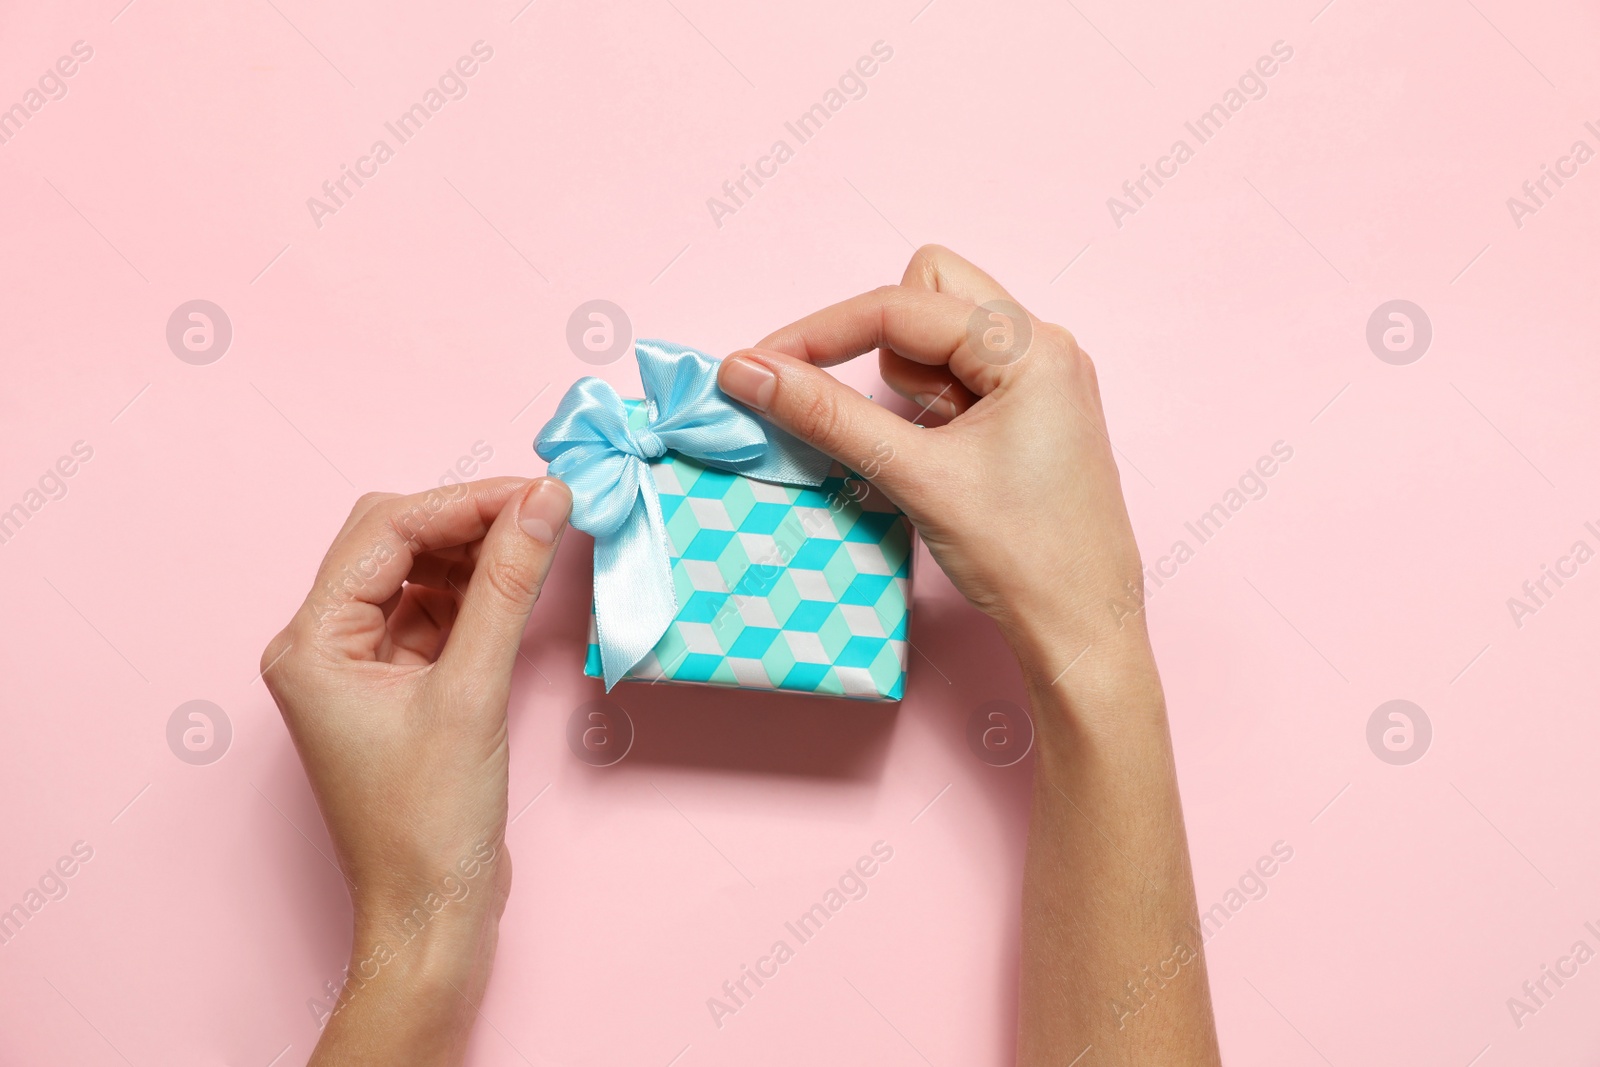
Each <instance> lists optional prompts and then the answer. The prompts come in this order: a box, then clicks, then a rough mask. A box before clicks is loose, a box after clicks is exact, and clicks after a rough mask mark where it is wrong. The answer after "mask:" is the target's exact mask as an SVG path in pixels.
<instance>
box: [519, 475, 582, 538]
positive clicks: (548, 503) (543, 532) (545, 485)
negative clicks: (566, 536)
mask: <svg viewBox="0 0 1600 1067" xmlns="http://www.w3.org/2000/svg"><path fill="white" fill-rule="evenodd" d="M571 510H572V494H570V493H569V492H567V488H566V486H564V485H562V484H561V483H560V482H558V481H556V480H555V479H554V478H540V479H539V480H538V481H537V482H534V483H533V488H532V489H530V490H528V495H527V496H525V497H523V498H522V509H521V510H520V511H519V512H518V513H517V524H518V525H519V526H521V527H522V532H523V533H525V534H527V535H528V536H529V537H531V538H533V539H534V540H535V541H538V542H539V543H540V544H545V545H553V544H555V541H556V535H557V534H558V533H560V532H561V528H562V527H563V526H565V525H566V524H567V514H568V513H569V512H570V511H571Z"/></svg>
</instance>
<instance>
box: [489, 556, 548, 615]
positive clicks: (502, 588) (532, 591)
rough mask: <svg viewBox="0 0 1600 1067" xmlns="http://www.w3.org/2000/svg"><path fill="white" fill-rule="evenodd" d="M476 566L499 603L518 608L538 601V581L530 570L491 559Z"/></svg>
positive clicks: (505, 561) (513, 563)
mask: <svg viewBox="0 0 1600 1067" xmlns="http://www.w3.org/2000/svg"><path fill="white" fill-rule="evenodd" d="M478 566H479V568H480V569H482V571H483V578H484V581H486V582H488V583H489V588H490V589H493V590H494V591H495V593H496V594H497V595H498V597H499V598H500V600H501V601H503V602H508V603H511V604H516V605H519V606H520V605H522V604H529V603H532V602H533V601H535V600H538V599H539V579H538V577H537V576H536V575H535V574H534V572H533V570H532V569H531V568H529V567H524V566H519V565H518V564H517V563H515V562H514V561H512V560H508V559H491V560H487V561H483V562H480V563H479V564H478Z"/></svg>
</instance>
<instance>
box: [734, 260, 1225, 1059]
mask: <svg viewBox="0 0 1600 1067" xmlns="http://www.w3.org/2000/svg"><path fill="white" fill-rule="evenodd" d="M872 348H876V349H878V350H879V366H880V368H881V371H882V374H883V379H884V381H886V382H888V383H889V385H890V386H892V387H893V388H894V389H895V390H896V391H897V392H899V393H902V394H903V395H905V396H907V397H909V398H910V399H911V400H912V402H913V403H915V404H917V405H918V406H919V407H921V408H923V409H924V411H925V412H932V413H934V414H937V415H940V416H942V417H944V418H947V419H949V420H950V421H949V422H948V423H947V424H946V425H943V426H939V427H935V428H932V429H922V428H920V427H918V426H914V425H912V424H911V423H909V422H907V421H906V420H904V419H902V418H900V417H899V416H898V415H894V414H891V413H890V412H889V411H887V410H885V409H884V408H881V407H879V406H878V405H877V404H874V403H873V402H872V401H870V400H868V399H867V398H866V397H863V396H862V395H860V394H859V393H857V392H856V391H855V390H853V389H850V388H847V387H846V386H844V385H842V384H841V383H839V382H838V381H835V380H834V378H833V377H832V376H831V375H829V374H828V373H827V372H826V371H824V370H821V369H820V368H822V367H826V366H829V365H831V364H835V363H839V362H841V361H843V360H847V359H850V358H851V357H853V356H856V355H859V354H860V353H862V352H865V351H867V350H868V349H872ZM719 373H720V377H719V381H720V382H721V384H722V388H723V390H724V391H725V392H727V393H728V394H729V395H730V396H732V397H734V398H735V399H737V400H741V401H743V402H744V403H746V404H748V405H750V406H751V407H753V408H755V409H757V410H758V411H761V412H763V413H764V414H765V415H766V416H767V417H768V418H769V419H771V420H772V421H773V422H775V423H777V424H778V425H779V426H782V427H783V428H784V429H786V430H788V431H789V432H790V433H793V434H794V435H796V436H797V437H799V438H801V439H802V440H805V441H808V442H810V443H811V444H813V445H815V446H816V447H818V448H820V449H821V450H822V451H824V452H827V453H828V454H829V455H831V456H833V457H834V458H835V459H838V460H839V461H840V462H841V463H843V464H845V465H846V466H847V467H850V468H852V469H853V470H857V471H860V472H861V473H863V474H865V475H867V476H868V477H869V478H870V479H871V481H872V482H873V484H875V485H876V486H877V487H878V488H880V489H882V490H883V491H884V492H885V493H886V494H887V495H888V496H889V497H890V499H892V500H893V501H894V502H895V503H897V504H899V505H900V507H901V509H902V510H904V511H905V513H906V514H907V515H908V516H909V517H910V518H911V521H912V522H913V523H915V524H916V526H917V530H918V532H920V533H921V535H922V538H923V541H924V542H925V543H926V544H927V546H928V548H929V549H930V550H931V551H932V553H933V556H934V558H935V559H936V560H938V562H939V564H940V566H941V567H943V569H944V571H945V573H946V574H947V575H949V577H950V579H951V580H952V581H953V582H954V583H955V585H956V588H958V589H960V590H961V591H962V592H963V593H964V594H966V596H967V598H968V599H969V600H971V601H972V602H973V603H974V604H975V605H977V606H978V607H979V608H981V609H982V610H983V611H985V612H987V613H988V614H989V615H990V616H992V617H993V618H994V619H995V621H996V622H997V623H999V625H1000V628H1001V631H1002V632H1003V633H1004V634H1005V635H1006V637H1007V639H1008V640H1009V641H1010V643H1011V646H1012V648H1013V649H1014V650H1015V651H1016V653H1017V659H1018V661H1019V662H1020V664H1021V666H1022V672H1023V677H1024V680H1025V681H1026V683H1027V687H1028V695H1029V699H1030V702H1031V704H1032V706H1033V716H1034V721H1035V724H1036V727H1037V734H1036V760H1035V764H1034V801H1033V812H1032V816H1031V818H1030V821H1029V826H1028V854H1027V866H1026V870H1025V871H1024V873H1023V887H1022V967H1021V972H1022V973H1021V998H1020V1012H1019V1023H1018V1031H1017V1061H1018V1062H1019V1063H1020V1064H1023V1065H1025V1067H1033V1065H1035V1064H1040V1065H1042V1064H1064V1063H1078V1062H1079V1061H1082V1062H1084V1063H1086V1064H1087V1063H1096V1064H1119V1065H1128V1067H1132V1065H1134V1064H1146V1063H1161V1064H1170V1065H1172V1067H1179V1065H1183V1067H1190V1065H1193V1067H1215V1065H1216V1064H1217V1063H1219V1062H1220V1060H1219V1058H1218V1053H1217V1040H1216V1029H1215V1026H1214V1024H1213V1022H1212V1018H1211V1001H1210V992H1209V986H1208V984H1207V981H1206V970H1205V961H1204V956H1203V953H1202V949H1201V944H1200V941H1201V939H1200V937H1199V933H1198V931H1199V929H1200V926H1199V922H1198V918H1197V916H1196V911H1195V897H1194V878H1193V876H1192V874H1191V873H1190V869H1189V852H1188V842H1187V841H1186V839H1185V837H1184V830H1183V812H1182V810H1181V808H1180V806H1179V802H1178V788H1177V778H1176V775H1175V773H1174V770H1173V760H1172V743H1171V739H1170V737H1169V735H1168V731H1167V721H1166V704H1165V701H1164V699H1163V697H1162V693H1161V684H1160V681H1159V679H1158V678H1157V675H1156V669H1155V659H1154V656H1153V655H1152V654H1151V651H1150V643H1149V637H1148V635H1147V633H1146V629H1145V625H1144V612H1143V606H1144V593H1143V588H1144V587H1143V581H1142V572H1141V568H1140V565H1139V551H1138V547H1137V546H1136V545H1135V543H1134V538H1133V530H1132V528H1131V526H1130V524H1129V522H1128V512H1127V507H1126V505H1124V503H1123V500H1122V486H1121V480H1120V478H1119V476H1118V473H1117V468H1116V464H1115V462H1114V461H1113V459H1112V454H1111V441H1110V439H1109V438H1108V437H1107V436H1106V428H1105V416H1104V414H1103V413H1102V411H1101V408H1100V394H1099V388H1098V386H1097V385H1096V382H1095V374H1094V367H1093V366H1092V365H1091V364H1090V363H1089V357H1088V356H1086V355H1084V353H1083V350H1082V349H1080V348H1079V347H1078V344H1077V342H1076V341H1075V340H1073V338H1072V335H1071V334H1069V333H1068V332H1067V331H1066V330H1064V329H1062V328H1061V327H1059V326H1054V325H1051V324H1049V323H1045V322H1040V321H1039V320H1038V319H1035V318H1034V317H1033V316H1031V315H1029V314H1028V313H1027V312H1026V311H1024V310H1023V309H1022V308H1020V307H1018V306H1017V305H1016V303H1015V302H1014V301H1012V300H1011V298H1010V297H1009V296H1007V294H1006V291H1005V290H1004V289H1002V288H1001V287H1000V286H999V284H998V283H996V282H995V280H994V279H993V278H990V277H989V276H988V275H987V274H985V273H983V271H981V270H979V269H978V268H976V267H974V266H973V265H972V264H970V263H968V262H967V261H966V260H964V259H961V258H960V257H958V256H956V255H954V254H953V253H951V252H948V251H946V250H944V249H942V248H936V247H929V248H924V249H922V250H921V251H919V252H918V253H917V254H916V255H915V256H914V257H913V258H912V260H911V265H910V266H909V267H907V268H906V273H905V278H904V280H903V281H902V282H901V284H900V285H897V286H885V287H884V288H882V289H877V290H874V291H873V292H870V293H866V294H863V295H862V296H858V297H855V298H853V299H851V300H846V301H845V302H844V303H842V304H835V305H834V306H833V307H830V308H827V309H825V310H823V311H819V312H817V313H816V314H815V315H810V316H807V317H806V318H803V319H801V320H800V321H799V322H796V323H794V324H793V325H792V326H788V327H785V328H784V329H782V330H779V331H778V332H777V333H775V334H772V335H771V336H769V337H767V338H766V340H764V341H762V342H761V343H760V344H759V345H757V346H756V347H755V348H753V349H748V350H745V351H742V352H737V353H734V355H732V356H731V357H729V358H728V359H727V360H725V361H724V362H723V365H722V369H721V371H720V372H719ZM885 457H888V458H885ZM1091 1050H1092V1053H1093V1054H1092V1056H1091V1055H1090V1053H1091ZM1086 1057H1088V1058H1087V1059H1086Z"/></svg>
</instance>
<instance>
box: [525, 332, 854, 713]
mask: <svg viewBox="0 0 1600 1067" xmlns="http://www.w3.org/2000/svg"><path fill="white" fill-rule="evenodd" d="M634 355H635V356H636V357H638V360H639V377H640V379H641V380H642V381H643V383H644V395H645V402H646V410H647V411H648V412H649V416H650V419H649V425H648V426H645V427H640V428H638V429H634V428H632V427H630V426H629V425H628V411H627V409H626V408H625V407H624V406H623V403H622V398H621V397H619V396H618V395H617V392H616V390H615V389H613V388H611V386H610V385H609V384H607V383H606V382H603V381H601V380H600V379H599V378H580V379H579V380H578V381H576V382H574V383H573V385H572V388H570V389H568V390H567V395H566V396H564V397H562V398H561V403H560V404H559V405H558V406H557V407H556V413H555V415H554V416H552V417H551V419H550V421H549V422H548V423H546V424H545V426H544V429H542V430H540V431H539V436H538V439H537V440H535V442H534V445H533V448H534V451H535V452H537V453H538V454H539V455H540V456H541V457H542V458H543V459H545V460H546V461H547V462H548V463H549V464H550V473H551V474H553V475H555V476H556V477H558V478H560V479H561V480H562V481H564V482H566V483H567V485H568V487H570V488H571V489H572V525H573V526H576V527H577V528H578V529H580V530H582V531H584V532H585V533H587V534H591V535H593V537H594V603H595V620H596V629H597V630H598V631H599V645H600V663H601V666H602V668H603V669H604V674H605V683H606V691H607V692H610V691H611V687H612V686H614V685H616V684H617V682H618V681H620V680H621V678H622V676H623V675H625V674H627V673H628V671H630V670H631V669H633V667H634V666H635V665H636V664H637V663H638V662H639V661H640V660H642V659H644V657H645V656H646V655H647V654H648V653H649V652H650V650H651V649H652V648H654V647H655V645H656V642H657V641H659V640H661V635H662V634H664V633H666V632H667V627H668V626H670V625H672V620H673V619H674V618H675V617H676V616H677V614H678V595H677V592H676V590H675V589H674V588H673V581H672V560H671V558H670V555H669V552H668V546H669V541H668V539H667V524H666V522H665V520H664V519H663V518H662V515H661V497H660V494H659V493H658V492H657V490H656V482H655V477H654V476H653V475H652V474H651V473H650V467H649V464H650V461H651V460H653V459H659V458H660V457H661V456H663V455H665V454H666V452H667V450H668V449H671V450H672V451H674V452H678V453H681V454H682V455H684V456H687V457H689V458H690V459H693V460H695V461H696V462H698V463H702V464H704V465H706V466H708V467H717V468H720V469H722V470H725V471H731V472H733V473H735V474H742V475H746V476H748V477H751V478H756V479H759V480H760V481H763V482H779V483H782V484H784V485H808V486H814V485H820V484H822V480H823V479H824V478H825V477H827V474H828V471H829V469H830V468H831V466H832V461H831V460H830V459H829V458H828V457H827V456H825V455H823V454H822V453H821V452H818V451H817V450H816V449H814V448H812V447H811V446H810V445H807V444H804V443H802V442H801V441H799V440H797V439H795V438H793V437H791V436H789V435H788V434H786V433H784V432H783V431H782V430H779V429H777V428H776V427H773V426H770V425H768V424H767V423H765V422H763V421H762V420H761V419H759V418H757V417H756V416H755V415H753V414H752V413H751V412H750V411H749V410H748V409H746V408H744V407H742V406H740V405H739V404H737V403H736V402H734V401H732V400H730V399H728V397H727V396H725V395H724V394H723V392H722V390H721V389H720V388H719V387H718V386H717V361H716V360H714V359H712V358H711V357H710V356H707V355H705V354H704V353H702V352H697V351H695V350H694V349H692V348H686V347H684V346H683V345H677V344H672V343H671V342H669V341H638V342H636V343H635V344H634Z"/></svg>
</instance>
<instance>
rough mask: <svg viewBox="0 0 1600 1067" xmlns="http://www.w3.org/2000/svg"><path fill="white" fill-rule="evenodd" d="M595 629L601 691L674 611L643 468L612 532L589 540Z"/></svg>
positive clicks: (651, 644) (661, 530)
mask: <svg viewBox="0 0 1600 1067" xmlns="http://www.w3.org/2000/svg"><path fill="white" fill-rule="evenodd" d="M594 606H595V630H596V632H597V633H598V634H599V637H598V641H599V645H600V666H601V668H602V670H603V673H604V675H605V683H606V692H608V693H609V692H611V688H612V686H614V685H616V684H617V683H618V682H619V681H621V680H622V677H623V675H625V674H627V673H628V672H629V671H630V670H632V669H633V668H634V667H635V666H637V665H638V663H639V661H640V660H642V659H644V658H645V656H647V655H649V654H650V650H651V649H653V648H655V646H656V642H658V641H660V640H661V636H662V635H663V634H665V633H666V632H667V627H669V626H671V625H672V620H673V619H674V618H675V617H677V614H678V594H677V592H676V590H675V589H674V587H673V583H672V561H671V559H670V557H669V556H668V554H667V524H666V521H665V520H664V519H663V518H662V516H661V498H660V497H659V496H658V495H657V493H656V487H655V482H654V480H653V479H652V478H651V476H650V474H649V472H648V471H646V472H644V474H643V476H642V477H641V478H640V479H639V495H638V496H637V497H635V498H634V501H633V511H632V512H631V513H630V514H629V515H628V519H627V521H626V522H624V523H623V524H622V527H621V528H620V529H619V530H617V532H616V533H613V534H609V535H607V536H605V537H598V538H596V539H595V544H594Z"/></svg>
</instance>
